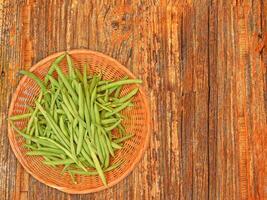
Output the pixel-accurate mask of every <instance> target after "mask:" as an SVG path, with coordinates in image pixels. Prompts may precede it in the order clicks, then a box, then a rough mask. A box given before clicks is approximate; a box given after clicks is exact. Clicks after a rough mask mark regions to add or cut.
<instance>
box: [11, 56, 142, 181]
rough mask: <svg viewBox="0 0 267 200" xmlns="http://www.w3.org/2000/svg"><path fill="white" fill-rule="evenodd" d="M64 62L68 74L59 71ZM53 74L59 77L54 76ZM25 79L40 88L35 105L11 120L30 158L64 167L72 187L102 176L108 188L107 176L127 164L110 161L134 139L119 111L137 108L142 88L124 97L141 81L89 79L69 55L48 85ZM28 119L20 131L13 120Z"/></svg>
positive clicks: (47, 79)
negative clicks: (128, 88) (135, 103)
mask: <svg viewBox="0 0 267 200" xmlns="http://www.w3.org/2000/svg"><path fill="white" fill-rule="evenodd" d="M63 59H67V64H68V72H67V73H63V71H62V69H61V68H60V67H59V64H60V62H61V61H62V60H63ZM55 73H56V74H57V75H58V78H54V76H52V75H54V74H55ZM21 74H23V75H26V76H28V77H30V78H31V79H33V80H35V81H36V83H37V84H38V85H39V86H40V93H39V96H38V97H37V98H36V100H35V105H34V106H33V107H30V106H29V107H28V111H27V113H24V114H20V115H14V116H11V117H10V118H9V119H10V121H11V124H12V126H13V128H14V130H15V131H16V132H17V133H19V134H20V135H21V136H23V137H24V138H25V140H26V143H25V147H26V148H27V149H28V152H27V155H29V156H42V157H43V158H44V160H43V163H44V164H46V165H49V166H52V167H56V166H60V165H61V166H64V168H63V173H69V174H70V176H71V178H72V180H73V181H74V183H76V181H75V175H77V174H80V175H97V174H98V175H99V176H100V178H101V180H102V182H103V184H104V185H107V181H106V178H105V174H104V173H105V172H107V171H110V170H114V169H115V168H117V167H119V166H120V165H121V164H122V162H123V159H121V160H120V161H118V162H116V163H114V164H111V162H110V160H111V158H112V157H114V155H115V151H116V150H118V149H121V148H123V143H124V141H126V140H128V139H130V138H131V137H133V135H132V134H129V133H126V131H125V127H124V126H123V125H122V121H123V119H124V118H125V116H123V115H122V114H121V113H120V112H121V111H122V110H123V109H125V108H127V107H130V106H133V103H132V101H131V100H132V98H133V97H134V96H135V95H136V94H137V92H138V88H134V89H133V90H132V91H130V92H129V93H128V94H126V95H124V96H122V95H121V89H122V87H123V85H125V84H140V83H142V81H141V80H138V79H128V77H124V78H122V79H121V80H117V81H112V80H103V78H102V75H101V74H94V75H89V73H87V66H83V72H82V73H81V72H80V71H79V70H77V68H75V67H74V65H73V62H72V59H71V57H70V55H68V54H67V53H64V54H63V55H61V56H59V57H58V58H56V59H55V61H54V62H53V63H52V65H51V67H50V69H49V71H48V73H47V75H46V76H45V78H44V80H41V79H39V78H38V77H37V76H36V75H35V74H34V73H32V72H29V71H24V70H22V71H21ZM25 119H26V120H27V125H26V127H25V128H24V129H23V130H19V129H18V128H17V127H16V126H15V123H14V121H17V120H25ZM115 129H117V130H116V131H114V130H115ZM114 132H116V133H117V134H114Z"/></svg>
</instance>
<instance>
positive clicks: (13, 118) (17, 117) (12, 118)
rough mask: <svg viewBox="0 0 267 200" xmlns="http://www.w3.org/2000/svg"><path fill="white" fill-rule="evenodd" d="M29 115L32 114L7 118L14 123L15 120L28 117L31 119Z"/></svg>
mask: <svg viewBox="0 0 267 200" xmlns="http://www.w3.org/2000/svg"><path fill="white" fill-rule="evenodd" d="M31 115H32V113H24V114H21V115H13V116H11V117H9V118H8V119H9V120H13V121H16V120H21V119H25V118H29V117H31Z"/></svg>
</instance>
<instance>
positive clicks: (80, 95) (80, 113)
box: [78, 84, 84, 119]
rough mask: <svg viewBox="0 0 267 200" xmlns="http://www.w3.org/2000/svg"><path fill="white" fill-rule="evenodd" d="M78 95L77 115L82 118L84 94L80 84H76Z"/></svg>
mask: <svg viewBox="0 0 267 200" xmlns="http://www.w3.org/2000/svg"><path fill="white" fill-rule="evenodd" d="M78 96H79V115H80V117H81V118H82V119H84V95H83V89H82V85H81V84H79V85H78Z"/></svg>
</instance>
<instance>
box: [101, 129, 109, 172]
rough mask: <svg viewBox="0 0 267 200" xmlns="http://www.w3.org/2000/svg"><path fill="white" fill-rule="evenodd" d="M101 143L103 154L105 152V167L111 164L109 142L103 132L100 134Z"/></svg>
mask: <svg viewBox="0 0 267 200" xmlns="http://www.w3.org/2000/svg"><path fill="white" fill-rule="evenodd" d="M100 144H101V147H102V151H103V154H104V157H105V160H104V167H105V168H106V167H108V165H109V150H108V147H107V143H106V141H105V138H104V135H103V134H101V135H100Z"/></svg>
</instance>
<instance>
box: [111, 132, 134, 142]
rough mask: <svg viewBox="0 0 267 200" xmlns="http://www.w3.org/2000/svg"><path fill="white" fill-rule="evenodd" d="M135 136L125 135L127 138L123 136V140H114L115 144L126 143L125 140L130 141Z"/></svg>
mask: <svg viewBox="0 0 267 200" xmlns="http://www.w3.org/2000/svg"><path fill="white" fill-rule="evenodd" d="M133 136H134V134H128V135H125V136H123V137H121V138H118V139H115V140H113V142H115V143H117V144H118V143H121V142H124V141H125V140H128V139H130V138H132V137H133Z"/></svg>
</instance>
